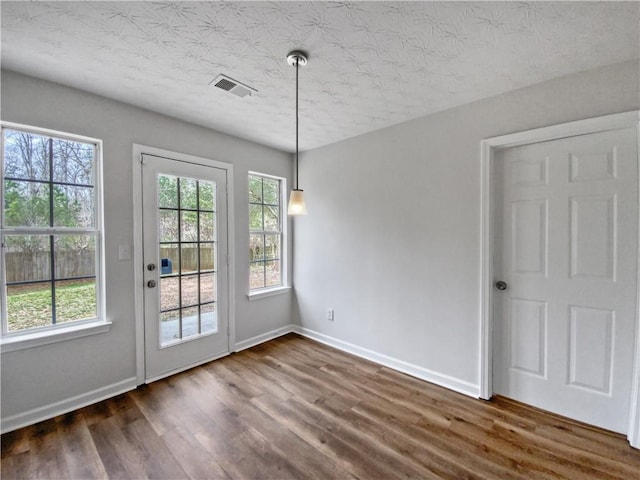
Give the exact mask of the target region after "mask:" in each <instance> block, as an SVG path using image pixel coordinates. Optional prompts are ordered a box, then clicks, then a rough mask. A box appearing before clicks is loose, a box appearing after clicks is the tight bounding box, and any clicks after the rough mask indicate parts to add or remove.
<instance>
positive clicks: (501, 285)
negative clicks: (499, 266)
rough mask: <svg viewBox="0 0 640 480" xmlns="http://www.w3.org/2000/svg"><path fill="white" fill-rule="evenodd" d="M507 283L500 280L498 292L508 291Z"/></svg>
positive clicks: (497, 284) (497, 283) (497, 285)
mask: <svg viewBox="0 0 640 480" xmlns="http://www.w3.org/2000/svg"><path fill="white" fill-rule="evenodd" d="M507 286H508V285H507V282H503V281H502V280H499V281H497V282H496V288H497V289H498V290H506V289H507Z"/></svg>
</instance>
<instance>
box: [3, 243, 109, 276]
mask: <svg viewBox="0 0 640 480" xmlns="http://www.w3.org/2000/svg"><path fill="white" fill-rule="evenodd" d="M4 259H5V262H6V270H5V271H6V275H7V282H29V281H34V280H49V279H50V278H51V256H50V255H49V252H33V253H32V252H7V253H6V254H5V256H4ZM95 259H96V253H95V251H94V250H61V251H58V252H56V258H55V263H56V278H70V277H84V276H90V275H95V273H96V270H95Z"/></svg>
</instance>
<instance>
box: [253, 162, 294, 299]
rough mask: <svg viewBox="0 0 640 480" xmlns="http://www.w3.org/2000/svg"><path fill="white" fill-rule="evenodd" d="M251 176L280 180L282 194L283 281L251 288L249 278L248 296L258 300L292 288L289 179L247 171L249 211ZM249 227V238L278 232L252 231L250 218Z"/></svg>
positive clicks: (281, 244) (281, 241) (281, 267)
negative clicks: (288, 203) (288, 213)
mask: <svg viewBox="0 0 640 480" xmlns="http://www.w3.org/2000/svg"><path fill="white" fill-rule="evenodd" d="M250 176H257V177H262V178H268V179H272V180H277V181H278V182H280V192H279V193H280V195H279V199H280V222H279V224H280V232H279V233H280V274H281V282H280V285H277V286H268V287H267V286H265V287H260V288H254V289H252V288H251V284H250V280H249V278H248V281H247V288H248V293H247V297H248V298H249V300H257V299H260V298H264V297H270V296H273V295H280V294H282V293H286V292H288V291H289V290H290V289H291V286H290V285H289V276H288V274H287V273H288V266H289V261H288V260H289V252H288V228H287V227H288V217H287V215H286V213H285V212H286V204H287V203H286V202H287V179H286V178H284V177H279V176H277V175H271V174H268V173H261V172H257V171H253V170H249V172H248V173H247V213H248V212H249V210H250V206H251V202H249V191H248V187H249V177H250ZM247 228H248V230H249V232H248V235H247V239H250V238H251V235H252V234H255V233H262V234H266V233H269V234H274V233H278V232H272V231H266V230H260V231H259V232H257V231H253V232H252V231H251V225H250V219H247ZM248 263H249V265H248V270H247V273H248V275H249V276H250V275H251V262H250V261H249V262H248Z"/></svg>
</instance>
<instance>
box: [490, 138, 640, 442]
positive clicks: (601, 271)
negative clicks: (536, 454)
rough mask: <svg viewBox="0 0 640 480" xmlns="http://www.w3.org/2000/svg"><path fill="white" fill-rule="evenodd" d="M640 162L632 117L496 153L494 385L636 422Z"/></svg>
mask: <svg viewBox="0 0 640 480" xmlns="http://www.w3.org/2000/svg"><path fill="white" fill-rule="evenodd" d="M637 169H638V152H637V139H636V133H635V129H633V128H630V129H624V130H615V131H607V132H600V133H594V134H590V135H582V136H575V137H568V138H563V139H559V140H553V141H547V142H542V143H536V144H531V145H525V146H520V147H513V148H507V149H504V150H499V151H497V152H496V154H495V169H494V172H495V173H494V175H495V177H494V185H495V186H496V189H495V192H494V193H495V205H497V207H496V211H495V221H496V225H495V232H496V238H495V243H494V245H495V247H494V271H495V280H496V281H503V282H505V283H506V285H507V288H506V290H498V289H497V288H494V297H493V298H494V300H493V308H494V355H493V359H494V360H493V361H494V365H493V372H494V373H493V382H494V392H495V393H498V394H501V395H505V396H507V397H511V398H514V399H516V400H519V401H522V402H525V403H528V404H531V405H535V406H537V407H540V408H543V409H545V410H549V411H552V412H556V413H559V414H561V415H565V416H568V417H572V418H574V419H577V420H581V421H584V422H587V423H590V424H593V425H597V426H600V427H603V428H606V429H609V430H613V431H616V432H620V433H625V432H626V431H627V426H628V412H629V401H630V390H631V383H632V382H631V379H632V365H633V353H634V332H635V329H634V328H635V325H634V324H635V309H636V295H637V285H636V283H637V272H636V270H637V252H638V246H637V238H638V170H637Z"/></svg>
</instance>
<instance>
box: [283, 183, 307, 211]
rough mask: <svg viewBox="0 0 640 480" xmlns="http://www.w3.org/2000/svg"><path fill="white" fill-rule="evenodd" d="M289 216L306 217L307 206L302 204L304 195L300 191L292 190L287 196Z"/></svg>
mask: <svg viewBox="0 0 640 480" xmlns="http://www.w3.org/2000/svg"><path fill="white" fill-rule="evenodd" d="M287 213H288V214H289V215H306V214H307V204H306V203H304V195H303V192H302V190H298V189H297V188H294V189H293V190H291V195H289V208H287Z"/></svg>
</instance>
